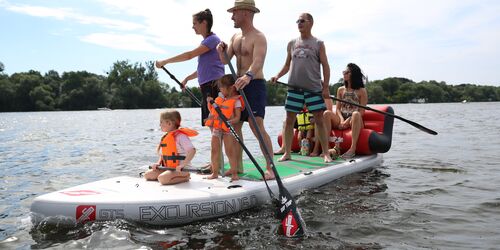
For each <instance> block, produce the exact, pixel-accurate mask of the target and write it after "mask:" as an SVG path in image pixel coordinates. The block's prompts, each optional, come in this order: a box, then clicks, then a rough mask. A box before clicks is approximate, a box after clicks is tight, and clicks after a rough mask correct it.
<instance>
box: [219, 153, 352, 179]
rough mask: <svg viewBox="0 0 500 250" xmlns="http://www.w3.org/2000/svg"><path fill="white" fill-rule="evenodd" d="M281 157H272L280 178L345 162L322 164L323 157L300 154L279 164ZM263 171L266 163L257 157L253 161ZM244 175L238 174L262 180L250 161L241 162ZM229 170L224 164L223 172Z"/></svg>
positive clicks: (340, 160) (337, 161) (245, 177)
mask: <svg viewBox="0 0 500 250" xmlns="http://www.w3.org/2000/svg"><path fill="white" fill-rule="evenodd" d="M280 157H281V155H275V156H274V157H273V160H274V164H275V166H276V170H277V171H278V173H279V175H280V177H281V178H286V177H290V176H294V175H297V174H300V173H302V172H308V171H311V170H314V169H319V168H323V167H327V166H331V165H336V164H340V163H343V162H345V161H344V160H342V159H336V160H334V161H333V162H332V163H324V162H323V157H309V156H302V155H300V154H296V153H293V154H292V160H290V161H283V162H279V161H278V159H279V158H280ZM255 160H256V161H257V163H258V164H259V166H260V167H261V168H262V170H263V171H266V161H265V159H264V157H261V156H259V157H257V158H256V159H255ZM243 169H244V173H243V174H239V176H240V177H242V178H244V179H253V180H262V175H261V174H260V173H259V171H258V170H257V168H256V167H255V165H254V164H253V163H252V161H251V160H250V159H245V160H243ZM228 170H229V163H226V164H224V172H226V171H228Z"/></svg>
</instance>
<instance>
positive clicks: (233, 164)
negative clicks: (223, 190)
mask: <svg viewBox="0 0 500 250" xmlns="http://www.w3.org/2000/svg"><path fill="white" fill-rule="evenodd" d="M233 84H234V79H233V76H232V75H229V74H228V75H225V76H223V77H222V78H221V79H219V80H218V81H217V85H218V87H219V90H220V92H219V96H218V97H217V98H215V104H216V105H217V106H218V107H219V108H220V110H221V111H222V113H223V114H224V116H225V117H226V118H227V120H228V122H229V123H230V124H235V123H238V122H239V121H240V116H241V111H242V110H243V109H244V106H243V100H242V97H241V96H240V95H239V94H238V92H237V91H236V88H235V87H234V86H233ZM212 100H213V98H212V97H207V103H208V109H209V110H210V115H209V116H208V118H207V120H206V122H205V126H208V127H211V128H212V142H211V147H212V150H211V153H212V154H211V160H212V164H211V165H212V175H210V176H209V177H207V179H217V178H218V177H219V167H220V165H221V163H220V159H221V158H222V157H221V154H222V152H221V148H222V147H221V145H220V144H221V143H222V144H223V145H224V151H225V152H226V155H227V158H228V160H229V165H230V170H229V171H227V172H226V173H225V175H226V176H229V175H230V176H231V181H236V180H239V176H238V154H237V152H238V150H240V147H239V145H238V142H237V141H236V138H234V136H232V134H231V133H230V132H229V128H228V127H227V126H226V124H224V122H223V121H222V119H221V118H220V117H219V114H218V113H217V111H216V110H215V107H214V106H215V105H212V104H211V103H210V101H212ZM220 138H222V140H220ZM221 141H222V142H221Z"/></svg>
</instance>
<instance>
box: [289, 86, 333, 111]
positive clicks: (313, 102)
mask: <svg viewBox="0 0 500 250" xmlns="http://www.w3.org/2000/svg"><path fill="white" fill-rule="evenodd" d="M304 104H306V106H307V109H308V110H309V112H314V111H321V110H326V106H325V100H323V97H322V96H321V94H317V93H311V92H307V91H300V90H295V89H289V90H288V93H287V96H286V101H285V110H286V111H288V112H293V113H300V112H301V111H302V109H303V107H304Z"/></svg>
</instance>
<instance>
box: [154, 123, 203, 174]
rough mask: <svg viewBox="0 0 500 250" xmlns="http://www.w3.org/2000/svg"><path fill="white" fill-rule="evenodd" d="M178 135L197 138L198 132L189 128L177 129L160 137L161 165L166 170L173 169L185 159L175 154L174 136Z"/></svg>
mask: <svg viewBox="0 0 500 250" xmlns="http://www.w3.org/2000/svg"><path fill="white" fill-rule="evenodd" d="M178 133H182V134H185V135H187V136H189V137H193V136H197V135H198V132H197V131H196V130H193V129H189V128H179V129H177V130H174V131H171V132H168V133H165V135H163V136H162V137H161V141H160V149H161V165H162V166H164V167H167V168H172V169H175V168H176V167H177V166H178V165H179V162H180V161H181V160H184V159H186V156H184V155H179V154H178V153H177V145H176V144H175V136H176V135H177V134H178Z"/></svg>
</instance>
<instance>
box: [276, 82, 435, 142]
mask: <svg viewBox="0 0 500 250" xmlns="http://www.w3.org/2000/svg"><path fill="white" fill-rule="evenodd" d="M277 83H279V84H282V85H284V86H287V87H289V88H293V89H298V90H301V91H307V92H309V93H312V94H317V95H321V93H317V92H314V91H311V90H308V89H304V88H299V87H295V86H292V85H290V84H287V83H284V82H280V81H277ZM330 98H331V99H333V100H335V101H339V102H343V103H347V104H350V105H353V106H356V107H359V108H363V109H366V110H371V111H373V112H376V113H379V114H383V115H387V116H391V117H394V118H397V119H399V120H401V121H404V122H406V123H408V124H410V125H412V126H413V127H416V128H418V129H420V130H422V131H424V132H426V133H429V134H431V135H437V134H438V133H437V132H436V131H434V130H432V129H429V128H426V127H424V126H422V125H420V124H418V123H416V122H414V121H410V120H408V119H405V118H403V117H401V116H398V115H395V114H391V113H387V112H384V111H381V110H378V109H374V108H370V107H368V106H363V105H360V104H358V103H354V102H350V101H346V100H342V99H340V98H337V97H335V96H333V95H330Z"/></svg>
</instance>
